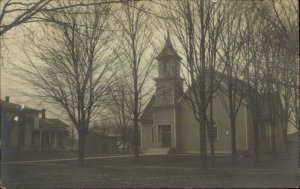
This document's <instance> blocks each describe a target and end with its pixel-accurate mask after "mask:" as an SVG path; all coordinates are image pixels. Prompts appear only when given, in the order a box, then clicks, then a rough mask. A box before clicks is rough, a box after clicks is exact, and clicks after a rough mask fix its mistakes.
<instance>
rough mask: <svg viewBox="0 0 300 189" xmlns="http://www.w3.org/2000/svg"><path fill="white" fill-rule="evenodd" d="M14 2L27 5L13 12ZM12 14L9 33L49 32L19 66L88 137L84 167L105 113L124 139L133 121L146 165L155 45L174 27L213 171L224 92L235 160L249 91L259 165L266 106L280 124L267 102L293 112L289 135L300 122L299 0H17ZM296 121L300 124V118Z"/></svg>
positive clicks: (205, 161) (82, 135)
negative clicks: (29, 26) (35, 25)
mask: <svg viewBox="0 0 300 189" xmlns="http://www.w3.org/2000/svg"><path fill="white" fill-rule="evenodd" d="M14 4H16V5H18V6H25V8H24V7H22V8H20V10H18V9H19V8H17V9H16V10H14V9H8V7H10V6H13V5H14ZM39 7H40V8H39ZM3 10H5V11H2V16H1V20H0V21H1V23H6V24H2V25H1V36H2V34H4V33H6V32H7V31H9V30H11V29H13V27H15V26H18V25H20V24H24V23H26V22H37V21H38V22H40V23H41V24H40V26H41V27H42V28H44V30H43V31H45V34H44V36H45V38H43V39H42V40H39V41H36V42H35V43H34V45H33V46H32V48H31V51H32V52H31V53H33V54H31V53H29V54H28V56H27V57H28V60H29V61H28V65H26V66H19V67H18V73H19V74H20V73H21V74H20V76H21V77H22V78H23V79H24V80H25V81H27V82H28V83H30V84H31V85H32V86H34V87H35V89H36V91H37V94H38V96H39V97H40V98H42V99H44V100H47V101H48V102H49V103H53V104H56V105H58V106H59V107H60V108H61V109H63V110H64V111H65V112H66V115H67V116H68V117H69V119H70V120H71V121H72V123H73V124H74V126H75V127H76V129H77V131H78V137H79V145H78V146H79V150H78V159H79V163H80V164H81V165H83V162H84V141H85V138H86V133H87V131H88V129H89V125H90V124H91V123H92V122H93V120H94V119H96V118H97V115H98V112H99V110H100V109H103V108H105V109H107V110H109V111H110V112H111V113H113V114H114V115H115V116H116V117H117V119H118V122H119V124H120V127H121V128H122V132H121V133H122V136H123V140H125V133H126V127H127V126H128V125H130V123H131V122H132V123H133V131H134V134H133V136H134V140H133V141H134V144H135V145H134V153H135V162H139V146H140V145H139V139H138V138H139V137H138V119H139V117H140V114H141V112H142V109H143V107H144V104H145V103H147V100H146V99H147V96H148V95H149V94H151V93H152V91H153V90H152V89H153V88H152V87H151V85H150V84H149V83H148V82H149V78H151V77H150V76H151V74H152V70H153V68H154V64H153V63H154V58H155V55H156V54H157V52H156V51H157V49H158V48H157V47H156V46H155V45H154V42H155V38H157V36H158V35H159V34H160V33H159V32H161V31H166V30H164V29H163V28H164V27H165V26H166V27H167V28H168V30H169V32H170V33H171V35H172V36H173V38H174V41H175V43H176V45H177V46H178V50H179V51H180V52H181V55H182V56H183V57H184V59H183V61H182V65H183V66H184V69H183V70H184V73H183V75H184V76H185V81H186V85H187V87H189V88H190V90H188V92H187V93H186V94H185V97H186V99H188V100H189V101H190V102H191V103H190V105H191V108H192V110H193V112H194V117H195V119H196V120H197V121H198V122H199V134H200V141H199V142H200V152H201V165H202V167H203V168H207V166H208V158H207V149H206V136H207V132H209V133H210V134H209V135H208V136H210V137H209V139H210V140H209V142H210V148H211V159H212V163H214V139H213V137H212V132H213V113H212V112H213V96H214V95H216V92H217V91H219V89H220V90H223V92H222V93H221V94H222V99H223V104H224V106H225V107H226V110H227V114H228V117H229V118H230V121H231V133H232V134H231V141H232V161H233V163H236V161H237V151H236V138H235V130H236V118H237V115H238V112H239V109H240V106H241V103H242V101H243V99H244V98H245V96H246V94H247V98H249V99H250V101H251V105H252V114H253V115H254V116H253V123H254V133H255V134H254V138H255V140H254V141H255V152H256V153H255V154H256V156H255V160H256V161H257V162H258V161H259V140H258V139H259V124H260V123H259V117H260V115H261V112H260V110H262V108H261V107H263V106H265V105H266V104H268V106H269V110H270V111H271V112H270V115H272V118H273V119H272V120H273V122H274V120H275V115H276V112H275V111H273V110H276V108H274V107H273V106H274V104H275V103H274V102H273V103H272V100H271V99H268V100H264V98H273V96H274V95H273V94H275V93H277V94H280V95H281V96H282V100H283V106H284V109H280V110H282V111H283V112H282V113H281V114H279V115H282V117H281V120H282V123H283V125H284V132H285V133H284V134H285V135H284V136H286V135H287V129H288V124H289V123H288V122H289V121H290V120H294V119H290V118H296V119H297V118H298V113H299V112H298V111H299V110H298V108H299V106H298V91H297V90H298V85H299V83H298V82H299V81H298V77H297V76H298V73H297V70H298V69H299V68H298V67H297V66H299V65H298V64H297V61H298V57H299V51H298V50H299V44H298V39H299V36H298V32H299V31H298V22H297V21H298V18H299V16H298V15H299V13H298V2H295V1H293V0H290V1H286V2H282V1H269V2H244V1H234V2H232V1H220V2H218V1H208V0H207V1H204V0H197V1H185V0H176V1H167V2H164V1H151V2H143V1H113V2H112V1H88V3H86V2H83V1H79V0H78V1H69V0H66V1H59V2H57V1H50V0H49V1H41V2H38V3H37V2H32V3H28V4H27V3H24V2H17V3H14V2H12V1H7V3H6V4H5V6H3ZM10 10H14V11H19V12H22V11H23V12H24V10H25V12H24V14H25V13H26V15H29V16H27V17H24V16H22V15H21V16H18V17H17V18H16V19H15V20H17V21H18V22H15V21H14V20H12V22H9V21H6V22H3V21H2V20H3V18H5V15H7V14H8V13H10V12H11V11H10ZM33 10H34V11H33ZM153 10H155V11H153ZM28 11H33V12H31V13H30V14H28V13H27V12H28ZM19 17H20V18H26V19H24V20H22V19H20V18H19ZM41 21H42V22H41ZM157 25H158V26H159V27H155V26H157ZM160 28H162V29H160ZM37 35H40V34H37ZM158 38H159V37H158ZM39 39H41V38H39ZM33 55H34V56H33ZM33 57H34V58H33ZM17 66H18V65H17ZM20 70H21V71H22V72H20ZM24 73H25V74H24ZM237 78H238V79H237ZM221 81H222V82H224V83H225V84H226V88H224V86H222V85H221ZM262 97H264V98H262ZM207 115H209V116H207ZM296 119H295V120H296ZM272 120H271V129H272V147H273V153H274V157H275V152H276V144H275V134H274V133H275V129H274V127H273V126H274V123H272ZM291 124H294V126H295V127H296V122H293V121H291Z"/></svg>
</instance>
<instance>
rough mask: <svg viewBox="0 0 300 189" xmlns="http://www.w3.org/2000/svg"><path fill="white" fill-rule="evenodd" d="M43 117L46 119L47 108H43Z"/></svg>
mask: <svg viewBox="0 0 300 189" xmlns="http://www.w3.org/2000/svg"><path fill="white" fill-rule="evenodd" d="M41 112H42V118H43V119H45V118H46V109H42V110H41Z"/></svg>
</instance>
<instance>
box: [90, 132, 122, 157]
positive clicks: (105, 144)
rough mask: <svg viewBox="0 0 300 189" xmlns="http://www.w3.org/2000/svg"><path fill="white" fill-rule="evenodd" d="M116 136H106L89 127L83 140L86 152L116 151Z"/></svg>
mask: <svg viewBox="0 0 300 189" xmlns="http://www.w3.org/2000/svg"><path fill="white" fill-rule="evenodd" d="M118 140H119V137H118V136H108V135H105V134H104V133H103V131H102V130H99V129H91V130H90V131H89V132H88V135H87V137H86V141H85V152H86V153H87V154H113V153H117V151H118Z"/></svg>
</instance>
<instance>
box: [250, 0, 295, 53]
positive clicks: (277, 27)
mask: <svg viewBox="0 0 300 189" xmlns="http://www.w3.org/2000/svg"><path fill="white" fill-rule="evenodd" d="M253 5H254V7H255V9H256V11H257V12H258V13H259V14H260V15H261V18H263V19H265V20H266V21H267V22H268V23H269V24H270V25H271V26H272V27H273V29H274V31H273V34H274V35H275V36H276V37H277V38H278V39H279V40H280V41H281V43H282V45H283V46H284V47H285V48H286V49H287V50H288V51H290V53H292V54H294V55H298V56H299V24H298V22H299V2H298V1H294V0H287V1H276V0H271V1H262V2H255V3H253Z"/></svg>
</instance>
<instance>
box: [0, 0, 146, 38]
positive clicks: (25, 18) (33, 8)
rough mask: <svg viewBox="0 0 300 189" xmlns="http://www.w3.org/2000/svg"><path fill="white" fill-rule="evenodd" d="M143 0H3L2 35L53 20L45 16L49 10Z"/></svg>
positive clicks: (0, 22) (0, 26)
mask: <svg viewBox="0 0 300 189" xmlns="http://www.w3.org/2000/svg"><path fill="white" fill-rule="evenodd" d="M129 1H141V0H110V1H107V0H100V1H95V0H88V1H83V0H80V1H73V2H71V3H69V4H68V5H66V4H65V5H58V4H56V2H55V1H53V0H1V1H0V7H1V12H0V36H2V35H3V34H5V33H6V32H8V31H10V30H11V29H13V28H14V27H17V26H20V25H23V24H26V23H30V22H40V21H50V22H51V21H53V20H48V19H47V18H45V17H44V14H48V13H49V12H52V13H53V12H60V11H64V10H67V9H72V8H76V7H92V6H99V5H104V4H115V3H126V2H129Z"/></svg>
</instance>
